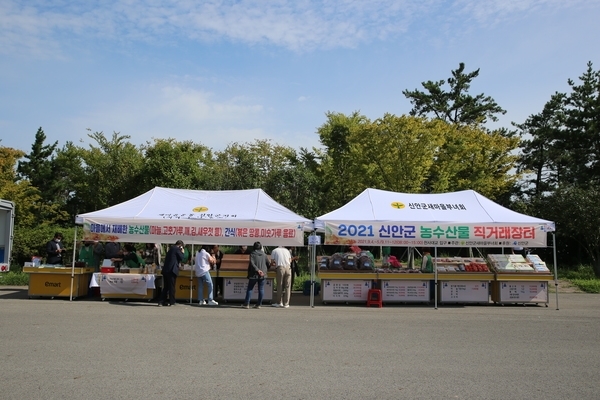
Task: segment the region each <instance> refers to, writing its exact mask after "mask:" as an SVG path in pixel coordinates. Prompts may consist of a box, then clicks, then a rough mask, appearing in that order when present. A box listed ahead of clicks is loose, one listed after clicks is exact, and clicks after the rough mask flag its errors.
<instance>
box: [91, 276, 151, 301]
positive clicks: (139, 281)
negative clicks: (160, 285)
mask: <svg viewBox="0 0 600 400" xmlns="http://www.w3.org/2000/svg"><path fill="white" fill-rule="evenodd" d="M155 279H156V277H155V276H154V275H152V274H103V273H101V272H96V273H94V274H92V279H91V280H90V287H100V290H101V292H102V293H107V294H108V293H111V294H120V293H123V294H127V293H135V294H140V295H145V294H146V290H147V289H154V288H155V286H154V281H155Z"/></svg>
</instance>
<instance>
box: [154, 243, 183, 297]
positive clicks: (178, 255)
mask: <svg viewBox="0 0 600 400" xmlns="http://www.w3.org/2000/svg"><path fill="white" fill-rule="evenodd" d="M182 260H183V241H181V240H178V241H177V242H176V243H175V245H174V246H171V248H170V249H169V251H168V252H167V255H166V256H165V264H164V265H163V268H162V276H163V286H164V287H163V291H162V293H161V294H160V300H159V301H158V306H159V307H160V306H163V305H164V306H167V305H169V306H173V305H175V281H176V280H177V275H179V263H181V261H182ZM167 293H168V294H169V303H167Z"/></svg>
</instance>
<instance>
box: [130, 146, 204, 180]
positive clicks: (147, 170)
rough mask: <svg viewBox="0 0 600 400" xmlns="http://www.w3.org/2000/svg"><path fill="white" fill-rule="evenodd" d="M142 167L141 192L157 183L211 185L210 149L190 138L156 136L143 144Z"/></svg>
mask: <svg viewBox="0 0 600 400" xmlns="http://www.w3.org/2000/svg"><path fill="white" fill-rule="evenodd" d="M143 151H144V159H145V161H144V167H143V170H142V171H141V185H139V186H140V189H143V190H142V192H144V191H147V190H150V189H152V188H154V187H156V186H161V187H170V188H180V189H199V188H202V189H209V188H212V187H213V185H214V184H213V182H212V180H211V171H212V170H213V159H212V152H211V150H210V149H209V148H207V147H206V146H203V145H199V144H195V143H193V142H191V141H185V142H177V141H176V140H174V139H155V140H154V143H152V144H150V143H147V145H146V146H144V147H143Z"/></svg>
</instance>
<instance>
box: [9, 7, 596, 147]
mask: <svg viewBox="0 0 600 400" xmlns="http://www.w3.org/2000/svg"><path fill="white" fill-rule="evenodd" d="M599 20H600V1H598V0H454V1H441V0H440V1H435V0H381V1H376V0H373V1H369V0H339V1H312V0H274V1H267V0H263V1H261V0H249V1H232V0H208V1H200V0H198V1H191V0H173V1H164V0H142V1H138V0H124V1H110V0H107V1H101V2H94V1H78V0H30V1H14V0H2V1H0V139H1V142H0V145H3V146H7V147H14V148H18V149H21V150H24V151H26V152H28V151H29V150H30V148H31V144H32V143H33V141H34V138H35V133H36V131H37V129H38V128H39V127H40V126H41V127H42V128H43V129H44V132H45V133H46V135H47V137H48V139H47V141H48V142H54V141H56V140H58V141H59V146H62V145H64V144H65V143H66V141H67V140H70V141H73V142H76V143H79V141H80V140H83V143H89V142H90V141H89V139H88V138H87V133H88V131H87V130H86V129H87V128H89V129H91V130H92V131H103V132H104V133H106V134H107V136H110V135H111V134H112V132H113V131H116V132H120V133H121V134H123V135H129V136H131V141H132V142H133V143H135V144H143V143H145V142H146V141H150V140H152V138H169V137H172V138H176V139H177V140H180V141H183V140H193V141H195V142H197V143H202V144H205V145H207V146H209V147H211V148H213V149H215V150H221V149H223V148H224V147H225V146H226V145H227V144H229V143H232V142H252V141H254V139H271V140H272V141H273V142H275V143H278V144H282V145H286V146H291V147H294V148H300V147H308V148H311V147H313V146H317V147H318V146H319V141H318V136H317V134H316V130H317V128H318V127H319V126H321V125H322V124H323V123H324V122H325V113H326V112H327V111H334V112H341V113H346V114H349V113H351V112H353V111H356V110H358V111H360V112H361V113H362V114H364V115H366V116H367V117H369V118H371V119H375V118H379V117H381V116H383V115H384V114H385V113H392V114H396V115H401V114H406V113H408V112H409V111H410V109H411V105H410V103H409V101H408V100H407V99H406V98H405V97H404V95H403V94H402V91H403V90H405V89H411V90H412V89H415V88H421V82H423V81H426V80H439V79H447V78H448V77H449V76H450V71H451V70H453V69H456V68H457V67H458V64H459V63H460V62H464V63H466V70H467V71H472V70H474V69H477V68H480V69H481V70H480V75H479V77H478V78H476V79H475V81H474V82H473V85H472V87H471V94H478V93H482V92H483V93H485V94H486V95H489V96H492V97H493V98H494V99H495V100H496V101H497V102H498V104H499V105H500V106H502V107H503V108H505V109H506V110H507V113H506V115H505V116H502V117H501V120H500V121H499V123H497V124H496V126H504V127H510V123H511V122H512V121H514V122H518V123H521V122H523V121H524V120H525V119H526V118H527V116H529V115H531V114H534V113H538V112H540V111H541V110H542V107H543V106H544V104H545V103H546V102H547V101H548V100H549V99H550V96H551V94H552V93H554V92H556V91H567V90H568V85H567V79H568V78H572V79H576V78H577V77H579V76H580V75H581V74H582V73H583V72H584V71H585V69H586V63H587V62H588V61H592V62H593V63H594V69H595V70H598V69H600V51H599V50H600V49H599V45H598V43H600V24H599V23H598V21H599Z"/></svg>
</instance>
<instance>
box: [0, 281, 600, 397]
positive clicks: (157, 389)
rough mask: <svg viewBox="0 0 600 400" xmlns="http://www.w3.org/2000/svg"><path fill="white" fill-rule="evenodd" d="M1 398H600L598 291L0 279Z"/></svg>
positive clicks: (599, 314) (599, 296)
mask: <svg viewBox="0 0 600 400" xmlns="http://www.w3.org/2000/svg"><path fill="white" fill-rule="evenodd" d="M0 321H1V325H0V335H1V340H0V360H1V361H2V364H1V365H2V373H1V374H0V398H2V399H158V398H165V399H238V398H250V399H331V398H334V399H419V398H421V399H433V398H435V399H598V398H600V295H589V294H563V295H561V297H560V310H558V311H557V310H555V304H554V298H553V297H552V302H551V304H550V307H548V308H546V307H543V306H528V307H523V306H504V307H500V306H493V305H489V306H467V307H460V306H455V307H449V306H445V307H444V306H441V307H440V308H439V309H438V310H434V309H433V308H432V307H425V306H388V307H384V308H382V309H375V308H366V307H364V306H347V305H327V306H323V305H321V304H320V303H317V306H316V307H315V308H310V307H308V298H307V297H305V296H302V294H294V296H293V306H292V307H290V308H289V309H286V310H284V309H275V308H272V307H263V308H262V309H260V310H254V309H250V310H244V309H241V308H240V307H239V306H237V305H231V304H228V305H223V306H219V307H216V308H204V307H202V308H201V307H197V306H189V305H183V304H180V305H178V306H176V307H162V308H158V307H156V306H155V305H154V304H148V303H130V302H102V301H92V300H77V301H74V302H69V301H68V300H67V301H65V300H59V299H54V300H50V299H27V296H26V290H25V289H15V288H10V287H0Z"/></svg>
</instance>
